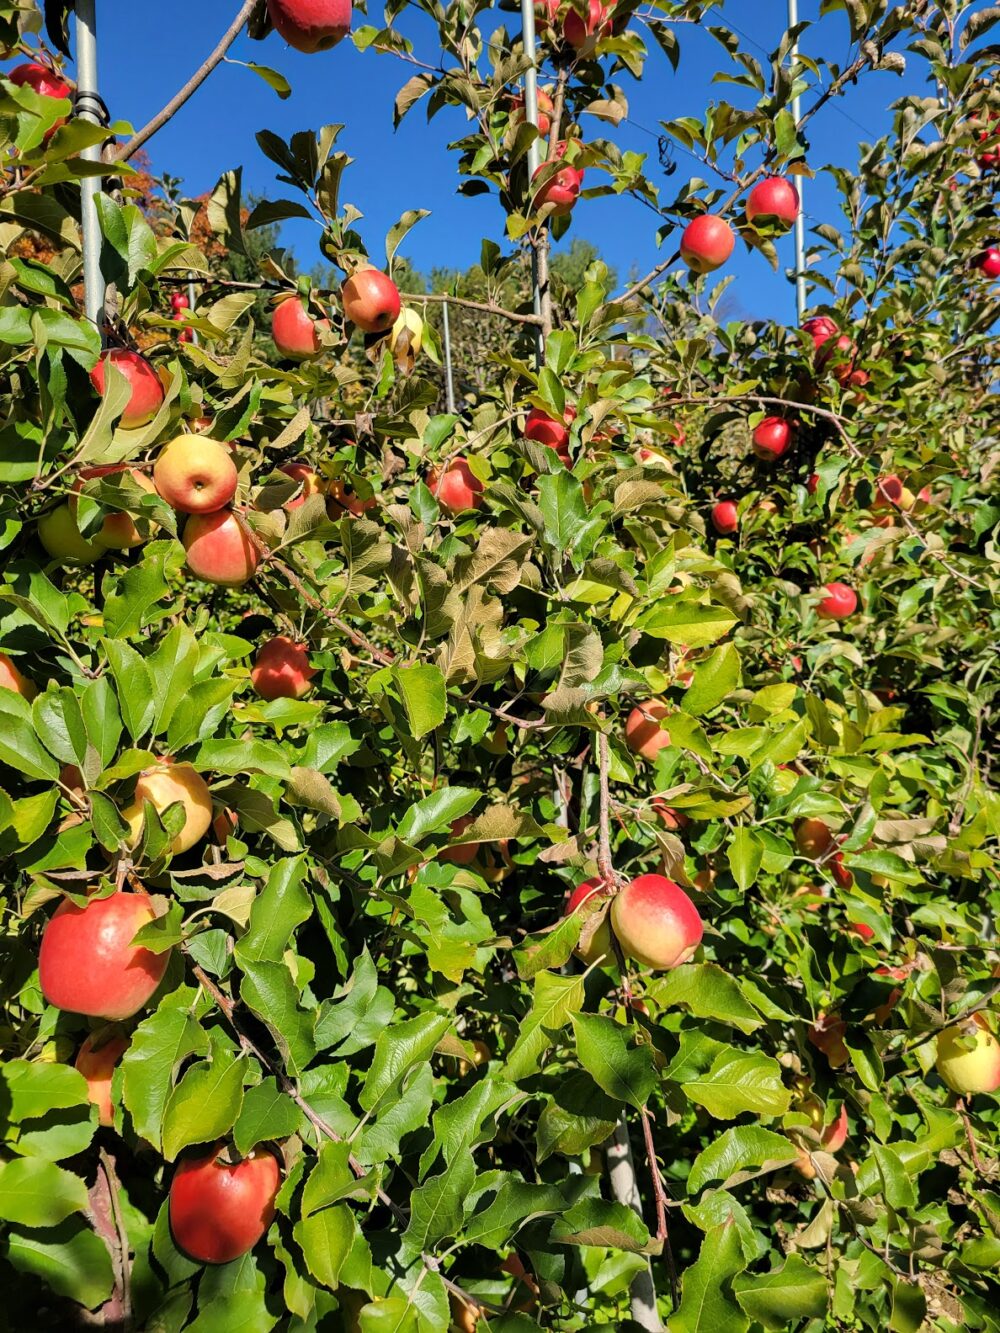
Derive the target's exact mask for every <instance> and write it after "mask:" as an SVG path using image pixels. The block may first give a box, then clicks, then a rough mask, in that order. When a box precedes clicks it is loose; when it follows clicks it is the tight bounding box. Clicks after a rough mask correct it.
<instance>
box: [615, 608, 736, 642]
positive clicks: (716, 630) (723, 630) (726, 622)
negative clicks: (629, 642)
mask: <svg viewBox="0 0 1000 1333" xmlns="http://www.w3.org/2000/svg"><path fill="white" fill-rule="evenodd" d="M736 623H737V622H736V617H735V616H734V615H733V614H732V612H731V611H728V610H727V609H726V608H725V607H722V606H701V605H698V604H697V603H696V602H679V599H678V598H676V597H671V598H669V599H667V600H665V601H662V602H659V603H657V604H656V605H655V606H654V607H652V608H651V610H649V611H647V612H646V613H645V614H644V615H642V616H640V617H639V620H638V627H639V629H641V630H642V631H643V633H644V634H649V635H650V636H651V637H652V638H654V639H666V640H667V642H668V643H672V644H674V645H675V647H686V648H704V647H707V645H708V644H710V643H715V642H716V641H717V640H719V639H721V638H724V637H725V635H727V634H728V633H729V631H730V630H731V629H732V628H733V626H734V625H735V624H736Z"/></svg>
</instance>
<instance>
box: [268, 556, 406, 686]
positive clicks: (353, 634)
mask: <svg viewBox="0 0 1000 1333" xmlns="http://www.w3.org/2000/svg"><path fill="white" fill-rule="evenodd" d="M268 559H269V563H270V564H271V566H272V568H274V569H277V570H279V571H280V572H281V573H282V574H283V575H284V576H285V578H286V579H287V580H288V582H289V583H290V584H291V585H292V587H293V588H294V589H295V591H296V592H297V593H298V594H299V596H300V597H301V598H302V600H303V601H304V602H305V603H306V604H307V605H308V606H311V607H312V608H313V610H314V611H318V612H319V613H320V615H322V616H325V617H326V619H327V620H328V621H329V622H330V624H331V625H334V626H335V627H336V628H337V629H339V630H340V632H341V634H345V635H346V636H347V638H349V639H350V641H351V642H352V643H353V644H354V646H355V647H356V648H364V650H365V651H366V652H369V653H371V655H372V657H374V659H375V661H376V662H380V663H381V664H382V666H392V665H393V663H394V662H395V660H396V659H395V657H394V656H393V655H392V653H388V652H385V651H384V650H383V649H381V648H377V647H376V646H375V644H374V643H372V641H371V639H369V638H367V637H366V636H365V635H364V634H362V633H361V631H360V630H356V629H352V628H351V626H350V625H348V623H347V621H346V620H341V618H340V616H338V615H336V614H335V613H334V612H333V611H331V610H330V609H329V608H328V607H325V606H324V605H323V603H322V602H321V601H320V600H319V598H318V597H314V596H313V594H312V593H311V592H310V591H309V589H308V588H307V587H306V585H305V584H304V583H303V582H302V580H301V579H300V578H299V576H298V574H296V573H295V571H294V570H293V569H292V568H291V567H290V566H289V565H286V564H285V562H284V561H283V560H277V559H275V557H274V556H269V557H268Z"/></svg>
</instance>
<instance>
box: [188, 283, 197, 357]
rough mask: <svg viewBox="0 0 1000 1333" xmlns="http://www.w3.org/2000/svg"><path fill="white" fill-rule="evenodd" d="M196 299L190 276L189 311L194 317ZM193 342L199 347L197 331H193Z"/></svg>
mask: <svg viewBox="0 0 1000 1333" xmlns="http://www.w3.org/2000/svg"><path fill="white" fill-rule="evenodd" d="M194 299H195V298H194V280H193V278H192V277H191V276H190V275H188V310H189V311H190V312H191V315H192V316H193V315H194ZM191 341H192V343H193V344H194V346H195V347H197V346H198V332H197V330H196V329H192V330H191Z"/></svg>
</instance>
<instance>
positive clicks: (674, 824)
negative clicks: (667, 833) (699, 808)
mask: <svg viewBox="0 0 1000 1333" xmlns="http://www.w3.org/2000/svg"><path fill="white" fill-rule="evenodd" d="M650 809H651V810H652V811H653V813H654V814H655V815H656V816H657V817H658V818H659V820H660V823H661V824H662V825H663V827H664V828H667V829H670V830H671V831H672V832H673V831H675V830H676V831H680V830H682V829H686V828H687V826H688V825H689V824H690V823H691V820H690V819H689V818H688V816H687V815H686V814H685V813H684V812H683V810H675V809H674V807H673V806H672V805H667V804H666V802H665V801H662V800H660V798H659V797H658V796H657V797H655V798H654V799H653V800H652V801H651V802H650Z"/></svg>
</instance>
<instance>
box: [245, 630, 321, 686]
mask: <svg viewBox="0 0 1000 1333" xmlns="http://www.w3.org/2000/svg"><path fill="white" fill-rule="evenodd" d="M315 674H316V669H315V667H311V666H310V665H309V645H308V644H305V643H296V642H295V640H294V639H290V638H288V636H287V635H285V634H279V635H277V636H276V637H275V638H273V639H269V640H268V641H267V643H265V644H263V645H262V646H261V648H260V650H259V652H258V653H257V658H256V661H255V662H254V665H253V670H252V671H251V672H250V679H251V680H252V681H253V687H254V689H255V690H256V691H257V693H258V694H259V695H260V697H261V698H262V699H301V698H302V696H303V695H304V694H308V693H309V691H310V689H311V688H312V686H311V685H310V683H309V682H310V681H311V680H312V678H313V676H315Z"/></svg>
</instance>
